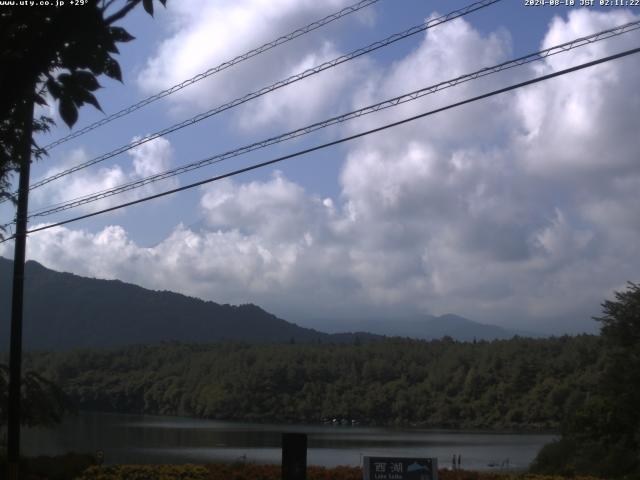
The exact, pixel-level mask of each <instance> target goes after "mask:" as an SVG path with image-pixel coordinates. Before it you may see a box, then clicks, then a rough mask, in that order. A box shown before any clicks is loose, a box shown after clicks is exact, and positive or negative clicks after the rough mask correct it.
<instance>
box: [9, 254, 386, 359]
mask: <svg viewBox="0 0 640 480" xmlns="http://www.w3.org/2000/svg"><path fill="white" fill-rule="evenodd" d="M25 268H26V271H25V299H26V302H25V312H24V327H23V339H24V346H25V348H26V349H31V350H33V349H51V350H64V349H68V348H75V347H112V346H119V345H130V344H142V343H158V342H161V341H183V342H212V341H219V340H236V341H244V342H252V343H255V342H290V341H295V342H322V343H325V342H335V343H340V342H354V341H355V340H356V339H359V340H370V339H373V338H376V336H374V335H370V334H365V333H363V334H339V335H330V334H327V333H322V332H319V331H316V330H313V329H309V328H303V327H300V326H298V325H295V324H293V323H290V322H287V321H285V320H282V319H281V318H278V317H276V316H275V315H272V314H270V313H268V312H266V311H264V310H263V309H261V308H260V307H258V306H256V305H251V304H249V305H240V306H234V305H220V304H217V303H214V302H207V301H203V300H200V299H197V298H193V297H188V296H186V295H181V294H178V293H173V292H168V291H153V290H147V289H145V288H142V287H139V286H136V285H132V284H129V283H124V282H121V281H119V280H98V279H93V278H86V277H81V276H78V275H73V274H70V273H60V272H55V271H53V270H49V269H48V268H45V267H43V266H42V265H40V264H39V263H37V262H33V261H29V262H27V264H26V267H25ZM12 271H13V262H12V261H11V260H7V259H5V258H2V257H0V302H1V303H0V315H1V317H0V339H1V340H0V350H4V351H6V350H7V349H8V337H9V324H10V322H9V319H10V304H11V275H12Z"/></svg>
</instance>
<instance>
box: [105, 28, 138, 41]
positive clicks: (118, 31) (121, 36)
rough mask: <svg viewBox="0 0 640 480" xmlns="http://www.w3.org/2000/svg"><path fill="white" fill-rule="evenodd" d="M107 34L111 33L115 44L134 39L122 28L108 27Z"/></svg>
mask: <svg viewBox="0 0 640 480" xmlns="http://www.w3.org/2000/svg"><path fill="white" fill-rule="evenodd" d="M109 32H110V33H111V38H112V39H113V40H114V41H116V42H123V43H126V42H130V41H131V40H135V39H136V37H134V36H133V35H131V34H130V33H129V32H127V31H126V30H125V29H124V28H122V27H109Z"/></svg>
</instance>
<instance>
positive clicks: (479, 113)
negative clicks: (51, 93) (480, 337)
mask: <svg viewBox="0 0 640 480" xmlns="http://www.w3.org/2000/svg"><path fill="white" fill-rule="evenodd" d="M352 3H353V1H352V0H327V1H323V2H318V1H312V0H269V1H265V0H233V1H231V0H179V1H178V0H169V1H168V2H167V8H166V10H165V9H162V8H160V9H159V10H158V11H157V12H156V15H155V17H154V18H151V17H149V16H148V15H146V14H145V13H144V12H143V11H142V9H140V11H136V12H134V13H132V14H131V15H130V16H129V17H128V18H127V19H126V20H125V21H124V22H123V23H122V25H123V26H125V27H126V28H127V29H128V30H129V32H130V33H132V34H133V35H134V36H135V37H136V40H135V41H133V42H130V43H129V44H126V45H122V47H121V55H120V56H119V62H120V64H121V66H122V70H123V77H124V83H123V84H120V83H118V82H116V81H113V80H110V79H107V78H101V79H100V81H101V84H102V86H103V87H104V88H102V89H101V90H100V91H99V92H98V95H97V96H98V99H99V101H100V103H101V105H102V107H103V110H104V112H105V113H106V114H109V113H113V112H116V111H118V110H120V109H121V108H124V107H126V106H128V105H130V104H132V103H135V102H137V101H139V100H141V99H143V98H145V97H147V96H149V95H153V94H154V93H157V92H158V91H160V90H163V89H166V88H169V87H171V86H173V85H175V84H177V83H180V82H181V81H183V80H185V79H187V78H190V77H192V76H194V75H196V74H198V73H200V72H203V71H205V70H207V69H209V68H211V67H213V66H216V65H218V64H220V63H222V62H224V61H226V60H229V59H231V58H233V57H235V56H236V55H239V54H242V53H244V52H246V51H248V50H251V49H252V48H255V47H257V46H259V45H261V44H263V43H265V42H268V41H271V40H273V39H275V38H277V37H279V36H281V35H284V34H286V33H289V32H290V31H293V30H294V29H296V28H298V27H301V26H304V25H306V24H308V23H311V22H313V21H315V20H317V19H320V18H322V17H324V16H326V15H328V14H331V13H333V12H335V11H338V10H340V9H342V8H344V7H346V6H348V5H350V4H352ZM469 3H471V2H464V1H458V0H446V1H445V0H421V1H418V0H380V1H379V2H377V3H375V4H374V5H372V6H369V7H367V8H365V9H363V10H361V11H360V12H358V13H355V14H352V15H349V16H346V17H344V18H342V19H340V20H337V21H335V22H333V23H331V24H330V25H328V26H325V27H323V28H320V29H318V30H316V31H314V32H311V33H309V34H307V35H304V36H302V37H299V38H297V39H295V40H293V41H291V42H288V43H287V44H285V45H281V46H278V47H277V48H274V49H273V50H271V51H269V52H267V53H264V54H261V55H259V56H256V57H254V58H252V59H250V60H248V61H246V62H243V63H241V64H239V65H236V66H234V67H232V68H229V69H227V70H225V71H223V72H221V73H219V74H216V75H213V76H211V77H209V78H207V79H206V80H203V81H200V82H197V83H195V84H194V85H191V86H189V87H187V88H185V89H183V90H181V91H180V92H178V93H176V94H173V95H170V96H168V97H166V98H164V99H163V100H161V101H158V102H155V103H153V104H152V105H150V106H148V107H145V108H143V109H140V110H138V111H136V112H134V113H132V114H131V115H128V116H126V117H124V118H122V119H120V120H116V121H114V122H112V123H110V124H109V125H107V126H105V127H103V128H100V129H96V130H94V131H92V132H90V133H88V134H86V135H82V136H80V137H78V138H76V139H73V140H72V141H69V142H67V143H64V144H62V145H60V146H58V147H55V148H53V149H51V150H50V152H49V156H48V157H47V158H45V159H44V160H41V161H39V162H37V163H35V164H34V165H33V167H32V177H31V178H32V180H33V181H35V180H38V179H40V178H44V177H46V176H49V175H51V174H53V173H55V172H58V171H62V170H64V169H66V168H69V167H71V166H73V165H76V164H78V163H80V162H83V161H86V160H88V159H91V158H93V157H95V156H98V155H100V154H102V153H104V152H107V151H110V150H112V149H114V148H117V147H119V146H121V145H126V144H128V143H129V142H131V141H134V140H135V139H136V138H140V137H144V136H145V135H148V134H150V133H153V132H156V131H158V130H161V129H163V128H165V127H167V126H169V125H172V124H175V123H178V122H181V121H182V120H184V119H186V118H189V117H192V116H194V115H197V114H199V113H201V112H203V111H206V110H208V109H211V108H214V107H216V106H218V105H221V104H224V103H226V102H229V101H231V100H233V99H235V98H238V97H242V96H244V95H245V94H247V93H250V92H253V91H256V90H259V89H260V88H262V87H264V86H268V85H270V84H272V83H274V82H276V81H279V80H281V79H284V78H286V77H289V76H290V75H294V74H296V73H299V72H301V71H304V70H306V69H307V68H311V67H313V66H315V65H318V64H320V63H323V62H325V61H328V60H331V59H333V58H336V57H339V56H340V55H343V54H345V53H348V52H350V51H352V50H355V49H357V48H360V47H362V46H365V45H368V44H370V43H372V42H375V41H377V40H380V39H383V38H385V37H387V36H389V35H391V34H393V33H396V32H400V31H404V30H406V29H408V28H409V27H412V26H414V25H419V24H421V23H423V22H425V21H429V20H430V19H433V18H436V17H437V16H439V15H443V14H446V13H449V12H450V11H452V10H455V9H456V8H461V7H464V6H466V5H468V4H469ZM524 3H525V2H524V1H520V0H503V1H502V2H498V3H496V4H494V5H491V6H489V7H487V8H485V9H483V10H481V11H478V12H474V13H471V14H469V15H467V16H465V17H464V18H461V19H457V20H455V21H452V22H447V23H445V24H442V25H438V26H435V27H433V28H430V29H428V30H427V31H426V32H422V33H419V34H416V35H413V36H412V37H410V38H408V39H404V40H401V41H399V42H396V43H395V44H394V45H391V46H388V47H385V48H382V49H380V50H378V51H376V52H374V53H371V54H369V55H365V56H362V57H359V58H357V59H355V60H353V61H350V62H347V63H344V64H342V65H340V66H338V67H336V68H332V69H329V70H326V71H324V72H322V73H320V74H318V75H315V76H313V77H310V78H306V79H304V80H302V81H300V82H297V83H295V84H293V85H290V86H287V87H285V88H281V89H279V90H277V91H275V92H272V93H270V94H268V95H265V96H262V97H260V98H258V99H255V100H253V101H250V102H247V103H245V104H244V105H242V106H240V107H237V108H233V109H231V110H228V111H225V112H223V113H221V114H219V115H216V116H214V117H211V118H209V119H206V120H204V121H202V122H200V123H198V124H197V125H194V126H193V127H189V128H186V129H183V130H180V131H179V132H175V133H173V134H170V135H167V136H165V137H162V138H159V139H156V140H153V141H151V142H148V143H146V144H144V145H141V146H139V147H136V148H135V149H133V150H130V151H129V152H126V153H123V154H121V155H118V156H116V157H115V158H113V159H110V160H108V161H105V162H102V163H100V164H98V165H95V166H93V167H91V168H87V169H85V170H82V171H79V172H76V173H75V174H73V175H68V176H65V177H63V178H61V179H59V180H57V181H55V182H51V183H49V184H48V185H46V186H44V187H41V188H39V189H35V190H33V191H32V193H31V196H30V210H32V211H35V210H37V209H38V208H43V207H46V206H48V205H51V204H55V203H58V202H62V201H64V200H67V199H70V198H75V197H78V196H81V195H85V194H88V193H92V192H94V191H98V190H103V189H106V188H110V187H114V186H117V185H120V184H122V183H125V182H128V181H132V180H136V179H140V178H143V177H146V176H148V175H151V174H155V173H159V172H162V171H164V170H166V169H168V168H173V167H176V166H180V165H183V164H187V163H189V162H192V161H195V160H199V159H201V158H206V157H208V156H211V155H214V154H217V153H221V152H225V151H228V150H231V149H234V148H237V147H240V146H243V145H247V144H250V143H253V142H255V141H259V140H262V139H266V138H269V137H271V136H274V135H278V134H280V133H284V132H287V131H289V130H293V129H296V128H299V127H302V126H305V125H308V124H311V123H314V122H317V121H320V120H323V119H326V118H329V117H331V116H334V115H338V114H341V113H346V112H348V111H351V110H354V109H356V108H360V107H363V106H367V105H370V104H372V103H375V102H378V101H381V100H385V99H387V98H391V97H394V96H397V95H400V94H403V93H407V92H410V91H413V90H416V89H419V88H423V87H425V86H429V85H432V84H435V83H438V82H442V81H445V80H448V79H451V78H455V77H457V76H459V75H463V74H465V73H470V72H473V71H475V70H478V69H481V68H483V67H489V66H493V65H495V64H498V63H501V62H504V61H507V60H509V59H511V58H515V57H517V56H521V55H524V54H527V53H531V52H535V51H538V50H540V49H542V48H548V47H551V46H554V45H557V44H560V43H563V42H567V41H570V40H572V39H574V38H577V37H581V36H585V35H589V34H592V33H596V32H598V31H601V30H604V29H607V28H612V27H614V26H616V25H621V24H624V23H627V22H630V21H636V20H640V8H638V7H630V8H622V7H580V6H555V7H552V6H548V5H547V6H534V7H530V6H525V5H524ZM576 3H579V1H577V2H576ZM639 32H640V31H634V32H631V33H629V34H626V35H623V36H620V37H617V38H614V39H610V40H606V41H603V42H598V43H595V44H591V45H588V46H585V47H581V48H579V49H576V50H572V51H570V52H566V53H562V54H559V55H555V56H553V57H549V58H547V59H545V60H543V61H540V62H534V63H531V64H528V65H525V66H522V67H519V68H517V69H511V70H509V71H506V72H502V73H499V74H496V75H492V76H488V77H485V78H483V79H481V80H478V81H472V82H468V83H465V84H462V85H458V86H456V87H454V88H450V89H447V90H444V91H441V92H438V93H437V94H435V95H429V96H426V97H423V98H422V99H419V100H416V101H413V102H409V103H406V104H404V105H401V106H398V107H395V108H392V109H388V110H385V111H382V112H377V113H375V114H372V115H368V116H365V117H361V118H359V119H356V120H352V121H349V122H346V123H344V124H341V125H338V126H333V127H330V128H327V129H324V130H321V131H318V132H315V133H312V134H309V135H306V136H304V137H301V138H298V139H295V140H292V141H288V142H284V143H282V144H279V145H276V146H272V147H269V148H265V149H262V150H259V151H256V152H253V153H250V154H248V155H243V156H241V157H237V158H233V159H230V160H227V161H225V162H221V163H219V164H217V165H213V166H209V167H206V168H202V169H199V170H195V171H193V172H191V173H189V174H186V175H181V176H179V177H175V178H172V179H170V180H166V181H163V182H158V183H155V184H151V185H147V186H145V187H144V188H142V189H139V190H136V191H133V192H129V193H127V194H124V195H119V196H115V197H111V198H110V199H106V200H102V201H100V202H97V203H94V204H90V205H86V206H83V207H79V208H77V209H74V210H69V211H66V212H63V213H60V214H56V215H52V216H48V217H42V218H35V219H33V220H32V221H31V224H30V226H31V227H36V226H40V225H45V224H47V223H53V222H57V221H61V220H64V219H66V218H70V217H73V216H76V215H80V214H84V213H89V212H91V211H94V210H97V209H100V208H105V207H108V206H112V205H116V204H119V203H121V202H123V201H128V200H133V199H136V198H141V197H143V196H146V195H150V194H153V193H158V192H161V191H164V190H167V189H170V188H175V187H177V186H181V185H186V184H188V183H191V182H194V181H197V180H200V179H204V178H208V177H212V176H215V175H219V174H222V173H225V172H228V171H231V170H234V169H237V168H241V167H243V166H247V165H250V164H252V163H256V162H261V161H265V160H270V159H272V158H276V157H278V156H281V155H285V154H288V153H292V152H295V151H299V150H303V149H306V148H309V147H312V146H314V145H318V144H322V143H326V142H330V141H334V140H337V139H340V138H344V137H347V136H349V135H353V134H356V133H358V132H361V131H364V130H368V129H372V128H375V127H378V126H381V125H384V124H387V123H390V122H393V121H397V120H400V119H403V118H406V117H410V116H413V115H417V114H419V113H422V112H425V111H428V110H431V109H433V108H437V107H441V106H445V105H448V104H450V103H453V102H457V101H460V100H463V99H466V98H470V97H473V96H475V95H480V94H482V93H485V92H488V91H491V90H494V89H497V88H501V87H504V86H507V85H510V84H513V83H517V82H521V81H523V80H526V79H529V78H533V77H536V76H539V75H545V74H548V73H552V72H554V71H558V70H561V69H564V68H567V67H570V66H573V65H577V64H579V63H583V62H586V61H590V60H593V59H596V58H600V57H603V56H606V55H611V54H613V53H617V52H619V51H622V50H626V49H629V48H633V47H637V46H639V43H640V33H639ZM638 85H640V64H639V63H638V57H637V56H631V57H627V58H625V59H621V60H616V61H613V62H608V63H606V64H603V65H600V66H597V67H593V68H590V69H587V70H583V71H580V72H576V73H572V74H569V75H565V76H562V77H558V78H555V79H552V80H549V81H547V82H543V83H539V84H536V85H533V86H529V87H526V88H522V89H519V90H516V91H514V92H510V93H507V94H503V95H500V96H496V97H492V98H490V99H487V100H483V101H480V102H475V103H473V104H470V105H466V106H463V107H460V108H456V109H452V110H449V111H446V112H443V113H440V114H436V115H433V116H429V117H426V118H423V119H421V120H417V121H415V122H411V123H408V124H405V125H403V126H400V127H395V128H392V129H388V130H385V131H383V132H380V133H377V134H373V135H369V136H366V137H362V138H360V139H358V140H354V141H350V142H345V143H342V144H340V145H337V146H333V147H330V148H326V149H323V150H320V151H317V152H314V153H310V154H307V155H303V156H299V157H296V158H295V159H291V160H288V161H285V162H282V163H279V164H277V165H274V166H271V167H267V168H263V169H259V170H256V171H253V172H250V173H246V174H242V175H238V176H234V177H232V178H229V179H225V180H221V181H218V182H214V183H210V184H208V185H205V186H202V187H198V188H194V189H191V190H188V191H185V192H182V193H178V194H175V195H172V196H168V197H164V198H161V199H158V200H154V201H151V202H146V203H144V204H141V205H137V206H132V207H127V208H126V209H124V210H120V211H117V212H113V213H109V214H106V215H101V216H97V217H93V218H92V219H89V220H83V221H79V222H75V223H70V224H67V225H64V226H60V227H54V228H51V229H48V230H44V231H42V232H38V233H34V234H32V235H30V237H29V239H28V245H27V258H29V259H32V260H36V261H38V262H40V263H42V264H43V265H45V266H47V267H49V268H51V269H54V270H60V271H67V272H72V273H76V274H78V275H84V276H89V277H95V278H104V279H120V280H122V281H126V282H131V283H136V284H139V285H141V286H144V287H146V288H151V289H157V290H172V291H177V292H180V293H184V294H187V295H191V296H195V297H199V298H203V299H205V300H212V301H215V302H218V303H231V304H241V303H255V304H257V305H260V306H261V307H263V308H264V309H266V310H268V311H270V312H272V313H274V314H276V315H278V316H280V317H281V318H284V319H286V320H288V321H292V322H295V323H297V324H300V325H303V326H311V327H314V328H317V329H320V330H322V328H323V322H328V320H331V323H332V324H335V322H336V321H338V322H339V321H341V320H343V319H344V321H345V322H346V321H350V322H353V321H366V320H367V319H376V320H385V321H388V322H393V321H394V320H398V319H403V320H404V319H419V318H421V317H424V316H425V315H442V314H446V313H455V314H457V315H461V316H464V317H467V318H470V319H472V320H475V321H479V322H484V323H491V324H495V325H500V326H504V327H508V328H514V329H526V330H529V331H535V332H541V333H547V334H564V333H579V332H595V331H597V328H598V325H597V323H596V322H595V321H594V320H593V319H592V317H593V316H596V315H598V314H599V313H600V311H601V307H600V304H601V303H602V302H603V301H604V300H605V299H606V298H611V297H612V295H613V292H614V291H616V290H618V291H619V290H623V289H625V285H626V282H627V281H638V280H639V279H638V275H639V273H638V272H640V242H638V236H639V234H640V215H638V210H639V207H640V194H639V193H638V192H640V162H639V161H638V157H639V154H640V136H639V135H638V120H637V119H638V113H639V112H640V91H639V90H638V87H637V86H638ZM42 113H48V114H51V115H52V116H53V117H54V119H55V120H56V122H57V126H56V127H55V128H54V129H53V130H52V132H51V133H49V134H47V135H43V136H42V137H41V138H39V141H40V142H41V143H42V144H46V143H48V142H51V141H53V140H55V139H57V138H59V137H61V136H64V135H67V134H68V133H69V129H68V128H67V127H66V126H65V125H64V124H63V122H62V121H61V120H60V118H59V117H58V115H57V113H56V110H55V105H53V104H52V106H51V107H50V108H44V109H43V110H42ZM103 115H104V114H103V113H101V112H99V111H97V110H92V107H87V108H84V109H82V110H81V112H80V120H79V121H78V124H77V125H76V126H74V129H73V130H72V131H74V130H77V129H79V128H82V127H83V126H85V125H88V124H90V123H91V122H94V121H96V120H99V119H100V118H103ZM0 215H1V216H2V219H3V220H10V219H11V218H12V217H13V215H14V213H13V211H12V209H11V208H10V207H9V205H7V204H6V203H5V204H3V205H2V206H1V207H0ZM3 223H4V222H3ZM0 255H2V256H5V257H7V258H12V256H13V243H12V242H7V243H4V244H1V245H0ZM70 295H71V296H72V295H73V294H72V293H70ZM27 301H28V299H27Z"/></svg>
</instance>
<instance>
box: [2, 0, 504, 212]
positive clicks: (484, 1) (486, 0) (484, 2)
mask: <svg viewBox="0 0 640 480" xmlns="http://www.w3.org/2000/svg"><path fill="white" fill-rule="evenodd" d="M500 1H502V0H481V1H479V2H475V3H472V4H470V5H468V6H466V7H464V8H461V9H458V10H455V11H453V12H450V13H448V14H446V15H443V16H441V17H438V18H435V19H432V20H430V21H428V22H426V23H421V24H420V25H416V26H414V27H411V28H409V29H407V30H405V31H403V32H400V33H395V34H393V35H391V36H389V37H387V38H385V39H384V40H379V41H377V42H374V43H372V44H370V45H367V46H366V47H362V48H359V49H357V50H354V51H352V52H351V53H348V54H346V55H342V56H340V57H338V58H335V59H333V60H330V61H328V62H325V63H322V64H321V65H318V66H316V67H313V68H310V69H308V70H305V71H304V72H301V73H298V74H296V75H292V76H290V77H288V78H286V79H285V80H280V81H279V82H276V83H274V84H272V85H270V86H268V87H263V88H261V89H260V90H257V91H255V92H252V93H249V94H247V95H245V96H243V97H240V98H236V99H235V100H232V101H231V102H228V103H225V104H223V105H220V106H218V107H216V108H213V109H211V110H208V111H207V112H204V113H201V114H199V115H196V116H194V117H192V118H189V119H187V120H184V121H182V122H180V123H177V124H175V125H172V126H170V127H167V128H165V129H163V130H160V131H158V132H155V133H153V134H151V135H147V136H146V137H144V138H141V139H138V140H136V141H133V142H131V143H129V144H127V145H123V146H121V147H118V148H116V149H115V150H112V151H111V152H108V153H105V154H103V155H100V156H99V157H95V158H93V159H91V160H88V161H86V162H83V163H81V164H79V165H76V166H75V167H72V168H69V169H67V170H64V171H62V172H58V173H56V174H54V175H51V176H49V177H46V178H43V179H42V180H39V181H37V182H35V183H33V184H31V186H30V189H35V188H38V187H41V186H42V185H46V184H47V183H49V182H52V181H54V180H57V179H58V178H61V177H64V176H66V175H69V174H71V173H74V172H77V171H78V170H82V169H84V168H87V167H89V166H91V165H95V164H96V163H99V162H102V161H104V160H107V159H109V158H112V157H115V156H116V155H119V154H121V153H123V152H126V151H128V150H131V149H132V148H135V147H137V146H140V145H142V144H144V143H147V142H149V141H151V140H154V139H156V138H159V137H162V136H164V135H167V134H169V133H172V132H175V131H177V130H180V129H182V128H185V127H188V126H191V125H194V124H196V123H198V122H200V121H202V120H204V119H206V118H209V117H211V116H213V115H216V114H218V113H221V112H223V111H225V110H229V109H231V108H234V107H237V106H238V105H241V104H243V103H246V102H248V101H250V100H253V99H255V98H258V97H260V96H262V95H265V94H267V93H270V92H272V91H274V90H277V89H279V88H282V87H285V86H287V85H290V84H292V83H294V82H297V81H300V80H302V79H304V78H307V77H309V76H312V75H316V74H318V73H320V72H322V71H324V70H327V69H329V68H333V67H336V66H337V65H340V64H342V63H345V62H348V61H350V60H353V59H354V58H357V57H360V56H362V55H365V54H367V53H370V52H372V51H374V50H378V49H380V48H382V47H386V46H387V45H391V44H392V43H395V42H397V41H399V40H402V39H404V38H407V37H410V36H412V35H415V34H417V33H419V32H422V31H425V30H427V29H429V28H433V27H435V26H438V25H441V24H443V23H446V22H449V21H451V20H454V19H456V18H460V17H463V16H465V15H468V14H469V13H472V12H475V11H477V10H480V9H482V8H486V7H488V6H489V5H492V4H494V3H497V2H500ZM0 203H2V202H1V201H0Z"/></svg>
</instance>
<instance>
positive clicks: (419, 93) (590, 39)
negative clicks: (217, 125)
mask: <svg viewBox="0 0 640 480" xmlns="http://www.w3.org/2000/svg"><path fill="white" fill-rule="evenodd" d="M638 28H640V20H638V21H635V22H629V23H627V24H624V25H620V26H617V27H614V28H611V29H608V30H604V31H601V32H598V33H595V34H592V35H589V36H586V37H581V38H577V39H574V40H571V41H569V42H565V43H563V44H560V45H556V46H553V47H550V48H547V49H544V50H541V51H538V52H535V53H530V54H528V55H525V56H522V57H519V58H516V59H513V60H509V61H506V62H503V63H500V64H498V65H494V66H492V67H485V68H482V69H480V70H477V71H475V72H472V73H468V74H465V75H462V76H459V77H456V78H454V79H451V80H446V81H444V82H440V83H438V84H435V85H431V86H428V87H425V88H421V89H419V90H415V91H413V92H410V93H406V94H403V95H399V96H397V97H394V98H391V99H388V100H384V101H382V102H378V103H375V104H373V105H369V106H367V107H363V108H360V109H358V110H354V111H351V112H348V113H345V114H342V115H339V116H335V117H332V118H329V119H327V120H323V121H321V122H317V123H314V124H311V125H308V126H306V127H302V128H299V129H296V130H293V131H290V132H287V133H284V134H281V135H278V136H275V137H271V138H268V139H266V140H261V141H258V142H255V143H252V144H250V145H245V146H243V147H239V148H236V149H234V150H231V151H228V152H225V153H220V154H217V155H214V156H211V157H208V158H205V159H202V160H199V161H196V162H192V163H189V164H187V165H183V166H181V167H177V168H174V169H171V170H167V171H165V172H161V173H158V174H155V175H150V176H148V177H145V178H142V179H139V180H134V181H131V182H128V183H125V184H122V185H119V186H117V187H113V188H109V189H105V190H102V191H98V192H94V193H91V194H88V195H84V196H81V197H77V198H74V199H70V200H66V201H64V202H60V203H57V204H54V205H49V206H47V207H43V208H40V209H38V210H36V211H35V212H33V213H32V214H31V215H29V217H28V218H30V219H31V218H35V217H44V216H48V215H52V214H54V213H58V212H61V211H64V210H68V209H71V208H75V207H78V206H81V205H85V204H87V203H92V202H95V201H98V200H102V199H105V198H108V197H111V196H113V195H117V194H120V193H124V192H127V191H130V190H134V189H136V188H140V187H142V186H144V185H147V184H150V183H154V182H157V181H161V180H165V179H168V178H172V177H175V176H177V175H180V174H183V173H186V172H189V171H192V170H196V169H198V168H202V167H205V166H208V165H212V164H216V163H220V162H222V161H225V160H227V159H230V158H232V157H237V156H240V155H243V154H246V153H249V152H252V151H255V150H258V149H261V148H265V147H268V146H271V145H275V144H277V143H281V142H284V141H287V140H291V139H293V138H297V137H300V136H302V135H306V134H308V133H311V132H314V131H317V130H320V129H322V128H326V127H329V126H331V125H335V124H339V123H343V122H346V121H348V120H352V119H354V118H358V117H361V116H363V115H368V114H370V113H374V112H377V111H380V110H384V109H387V108H391V107H395V106H397V105H400V104H403V103H407V102H410V101H413V100H417V99H418V98H421V97H424V96H426V95H430V94H433V93H436V92H438V91H441V90H444V89H447V88H451V87H454V86H456V85H459V84H461V83H465V82H469V81H472V80H476V79H478V78H482V77H485V76H488V75H492V74H495V73H498V72H501V71H504V70H508V69H511V68H514V67H518V66H522V65H524V64H527V63H531V62H534V61H539V60H543V59H545V58H548V57H550V56H552V55H556V54H558V53H564V52H568V51H570V50H573V49H575V48H579V47H582V46H584V45H588V44H592V43H595V42H598V41H602V40H605V39H609V38H612V37H614V36H618V35H622V34H625V33H628V32H630V31H633V30H637V29H638Z"/></svg>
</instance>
